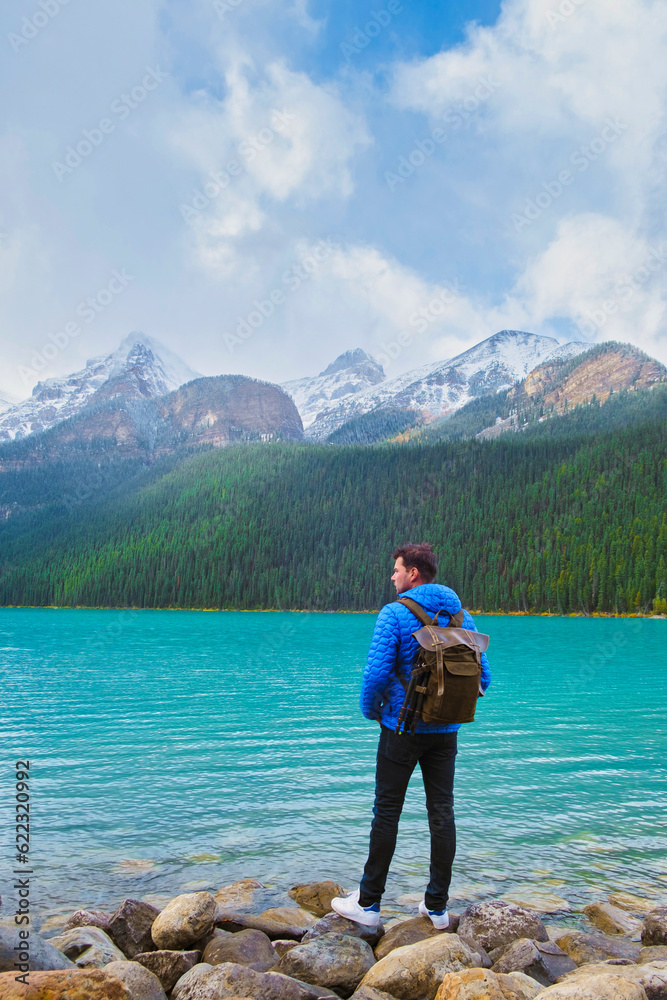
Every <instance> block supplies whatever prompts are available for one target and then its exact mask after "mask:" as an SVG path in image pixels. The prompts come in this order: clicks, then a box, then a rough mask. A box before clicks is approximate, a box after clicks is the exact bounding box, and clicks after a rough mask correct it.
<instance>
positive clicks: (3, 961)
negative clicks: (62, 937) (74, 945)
mask: <svg viewBox="0 0 667 1000" xmlns="http://www.w3.org/2000/svg"><path fill="white" fill-rule="evenodd" d="M22 930H25V928H24V927H19V926H17V924H16V923H15V921H14V918H13V917H8V918H5V919H4V920H0V972H11V973H12V974H13V975H17V974H20V973H21V972H24V971H26V970H24V969H23V968H20V969H16V968H15V966H14V963H15V962H17V961H18V962H19V963H20V964H21V965H27V966H29V968H30V972H33V971H35V972H36V971H43V970H51V969H74V968H76V966H75V965H74V962H70V960H69V958H67V956H66V955H63V953H62V951H59V950H58V949H57V948H55V947H54V946H53V945H52V944H51V942H50V941H45V940H44V938H42V937H40V936H39V934H35V932H34V931H32V930H31V931H30V937H29V938H28V939H27V941H28V949H27V951H20V950H16V949H20V948H21V947H23V948H25V944H26V938H24V937H21V934H20V932H21V931H22ZM17 956H18V959H17Z"/></svg>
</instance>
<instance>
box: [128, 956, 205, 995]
mask: <svg viewBox="0 0 667 1000" xmlns="http://www.w3.org/2000/svg"><path fill="white" fill-rule="evenodd" d="M200 958H201V952H199V951H173V950H171V949H168V948H161V949H159V950H158V951H145V952H144V953H143V954H142V955H136V956H135V959H134V961H135V962H139V964H140V965H143V966H144V967H145V968H146V969H149V970H150V971H151V972H152V973H153V975H155V976H157V978H158V979H159V980H160V982H161V983H162V988H163V989H164V991H165V992H166V993H168V992H169V990H170V989H172V988H173V987H174V986H175V985H176V983H177V982H178V980H179V979H180V978H181V976H183V975H185V973H186V972H189V971H190V969H191V968H192V967H193V966H194V965H196V964H197V962H198V961H199V959H200Z"/></svg>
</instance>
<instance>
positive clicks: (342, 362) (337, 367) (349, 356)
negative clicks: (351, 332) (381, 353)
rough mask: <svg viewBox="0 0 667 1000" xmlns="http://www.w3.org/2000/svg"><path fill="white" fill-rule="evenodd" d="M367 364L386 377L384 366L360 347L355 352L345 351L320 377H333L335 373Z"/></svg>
mask: <svg viewBox="0 0 667 1000" xmlns="http://www.w3.org/2000/svg"><path fill="white" fill-rule="evenodd" d="M365 363H366V364H370V365H374V366H375V367H376V368H377V369H378V370H379V371H380V372H381V373H382V376H383V377H384V370H383V368H382V365H381V364H379V362H377V361H376V360H375V358H374V357H372V355H370V354H367V353H366V351H362V349H361V348H360V347H356V348H355V349H354V350H353V351H345V352H344V353H343V354H339V355H338V357H337V358H336V360H335V361H332V362H331V364H330V365H327V367H326V368H325V369H324V371H321V372H320V374H319V376H318V377H322V376H324V375H333V374H334V373H335V372H339V371H344V370H345V369H347V368H354V367H355V365H363V364H365Z"/></svg>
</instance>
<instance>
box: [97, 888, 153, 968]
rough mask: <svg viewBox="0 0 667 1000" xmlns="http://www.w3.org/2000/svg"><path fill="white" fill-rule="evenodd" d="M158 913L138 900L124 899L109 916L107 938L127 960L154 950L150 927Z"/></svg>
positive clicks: (148, 904)
mask: <svg viewBox="0 0 667 1000" xmlns="http://www.w3.org/2000/svg"><path fill="white" fill-rule="evenodd" d="M159 912H160V911H159V910H158V909H156V908H155V907H154V906H151V905H150V903H143V902H142V901H141V900H140V899H124V900H123V902H122V903H121V904H120V906H118V907H117V909H116V910H115V912H114V913H113V914H112V915H111V920H110V921H109V937H110V938H111V940H112V941H113V942H114V944H115V945H116V946H117V947H118V948H120V950H121V951H122V952H123V954H124V955H125V956H126V957H127V958H134V957H135V956H136V955H138V954H139V953H140V952H145V951H153V950H154V949H155V945H154V944H153V939H152V937H151V927H152V926H153V923H154V921H155V918H156V917H157V916H158V914H159Z"/></svg>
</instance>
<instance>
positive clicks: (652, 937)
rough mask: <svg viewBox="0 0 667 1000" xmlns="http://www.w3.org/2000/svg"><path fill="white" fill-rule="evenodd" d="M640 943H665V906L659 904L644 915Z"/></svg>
mask: <svg viewBox="0 0 667 1000" xmlns="http://www.w3.org/2000/svg"><path fill="white" fill-rule="evenodd" d="M642 944H643V945H649V944H667V906H659V907H658V908H657V909H655V910H651V912H650V913H647V914H646V916H645V917H644V925H643V927H642Z"/></svg>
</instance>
